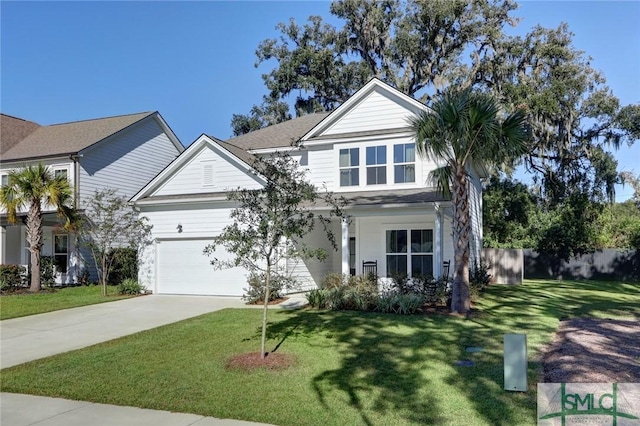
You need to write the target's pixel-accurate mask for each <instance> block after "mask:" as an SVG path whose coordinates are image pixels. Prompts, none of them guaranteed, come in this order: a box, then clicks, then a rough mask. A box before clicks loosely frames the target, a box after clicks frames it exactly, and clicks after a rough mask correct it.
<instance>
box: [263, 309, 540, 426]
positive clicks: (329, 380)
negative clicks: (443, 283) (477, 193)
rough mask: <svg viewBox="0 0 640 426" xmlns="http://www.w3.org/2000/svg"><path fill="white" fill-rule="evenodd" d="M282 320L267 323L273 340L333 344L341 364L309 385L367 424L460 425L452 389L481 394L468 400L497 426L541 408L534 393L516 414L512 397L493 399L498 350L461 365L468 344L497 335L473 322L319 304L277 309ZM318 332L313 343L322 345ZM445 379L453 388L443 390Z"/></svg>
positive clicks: (517, 420)
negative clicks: (380, 420)
mask: <svg viewBox="0 0 640 426" xmlns="http://www.w3.org/2000/svg"><path fill="white" fill-rule="evenodd" d="M278 319H279V321H277V322H275V323H273V324H272V325H270V327H269V335H270V338H278V337H279V336H287V335H288V336H296V335H307V336H310V335H315V336H323V337H324V338H325V339H327V343H326V345H333V346H335V348H336V349H337V351H338V353H339V355H340V359H339V366H338V367H337V368H334V369H327V370H325V371H322V372H320V373H318V374H316V375H315V376H314V377H313V378H312V379H311V385H312V387H313V389H314V390H315V393H316V395H317V398H318V400H319V401H320V403H321V404H323V407H325V409H326V410H332V409H333V407H332V405H331V404H330V403H329V400H332V399H335V398H336V396H338V397H342V398H346V399H347V401H348V403H349V405H350V406H351V407H353V408H354V409H355V410H357V412H358V415H359V417H360V419H361V421H362V423H364V424H367V425H372V424H375V423H376V422H375V419H376V418H377V417H378V416H379V415H381V416H384V415H391V416H393V417H394V418H396V419H397V421H398V422H399V423H417V424H443V423H455V422H456V418H457V417H456V416H457V414H456V413H454V412H445V410H447V409H452V408H453V407H455V403H453V404H452V403H447V402H446V401H445V400H446V399H447V398H448V396H452V395H448V394H447V392H449V393H451V392H453V394H454V395H453V396H452V397H453V398H458V397H459V395H463V398H464V395H467V397H466V398H465V399H473V398H476V397H477V398H478V400H479V402H477V403H476V402H472V403H471V404H470V406H472V407H473V406H474V405H475V407H476V410H475V411H476V412H477V417H479V418H484V419H485V420H486V421H487V422H489V423H491V424H498V425H499V424H504V425H511V424H518V423H521V421H520V420H521V418H522V412H523V411H525V412H527V410H529V412H531V413H533V409H532V407H534V408H535V402H533V403H532V401H531V398H524V399H523V398H521V399H523V402H522V405H523V407H524V408H521V409H520V413H519V414H516V413H515V412H514V411H517V410H514V408H513V405H514V404H518V402H517V401H515V402H514V399H513V398H511V397H505V398H498V399H487V395H493V394H495V392H496V387H501V374H502V370H501V368H502V364H501V360H499V362H498V361H497V360H496V359H495V356H491V355H484V357H483V358H482V361H481V363H482V365H483V366H481V367H480V368H476V367H472V368H467V369H465V367H456V366H455V363H456V361H457V360H461V359H465V358H468V357H469V354H468V353H467V352H466V351H465V348H466V347H467V346H473V345H484V344H485V343H487V341H486V339H493V336H491V335H490V333H484V334H483V333H482V330H481V327H479V326H478V325H476V324H474V323H473V322H471V321H468V320H465V319H462V318H454V317H446V316H442V317H424V316H412V317H401V316H394V315H383V314H371V313H362V312H326V311H313V310H302V311H293V312H279V313H278ZM478 333H480V334H478ZM320 338H322V337H320ZM320 338H319V339H316V340H315V341H314V342H319V343H317V344H321V343H322V340H320ZM485 364H487V365H485ZM496 369H497V370H496ZM499 381H500V383H499ZM443 383H446V384H448V385H451V386H453V387H454V388H455V390H453V391H452V390H451V389H449V390H445V389H443V388H445V387H446V386H443V385H442V384H443ZM532 404H533V405H532ZM336 415H339V413H336ZM459 420H460V422H461V423H460V424H462V423H464V419H459ZM531 420H532V422H533V418H532V419H531Z"/></svg>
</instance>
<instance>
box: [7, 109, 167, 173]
mask: <svg viewBox="0 0 640 426" xmlns="http://www.w3.org/2000/svg"><path fill="white" fill-rule="evenodd" d="M152 114H155V112H142V113H137V114H129V115H121V116H116V117H107V118H98V119H93V120H84V121H75V122H72V123H64V124H53V125H50V126H41V127H38V128H36V129H35V130H33V131H32V132H30V133H27V134H26V135H25V137H24V138H23V139H22V140H20V141H17V142H15V140H14V139H11V138H10V139H9V140H8V141H9V143H8V144H7V145H5V135H4V127H3V129H2V130H3V134H2V135H1V136H0V137H1V140H0V142H1V143H0V145H1V151H0V154H1V155H2V160H3V161H14V160H27V159H29V158H38V157H49V156H56V155H65V154H74V153H77V152H79V151H81V150H83V149H85V148H88V147H89V146H91V145H93V144H95V143H97V142H100V141H101V140H103V139H105V138H107V137H109V136H111V135H113V134H115V133H118V132H119V131H121V130H123V129H125V128H127V127H129V126H131V125H132V124H134V123H136V122H138V121H140V120H142V119H144V118H146V117H148V116H150V115H152ZM14 120H16V119H15V118H14ZM3 122H4V116H3ZM28 123H29V122H28ZM13 124H14V125H15V123H13ZM33 124H35V123H33ZM3 126H4V124H3ZM16 127H17V126H16ZM25 127H26V125H25ZM25 133H26V132H25ZM12 140H14V143H13V145H11V141H12Z"/></svg>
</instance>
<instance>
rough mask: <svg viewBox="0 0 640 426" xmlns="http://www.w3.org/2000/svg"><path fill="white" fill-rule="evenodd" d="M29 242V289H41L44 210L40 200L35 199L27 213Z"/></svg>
mask: <svg viewBox="0 0 640 426" xmlns="http://www.w3.org/2000/svg"><path fill="white" fill-rule="evenodd" d="M27 242H28V243H29V252H30V253H31V286H30V288H29V291H34V292H35V291H40V288H41V286H40V255H41V250H42V211H41V208H40V200H33V201H32V202H31V205H30V206H29V213H28V214H27Z"/></svg>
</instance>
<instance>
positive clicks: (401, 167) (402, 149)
mask: <svg viewBox="0 0 640 426" xmlns="http://www.w3.org/2000/svg"><path fill="white" fill-rule="evenodd" d="M415 162H416V144H415V143H401V144H396V145H393V176H394V182H395V183H408V182H415V181H416V164H415Z"/></svg>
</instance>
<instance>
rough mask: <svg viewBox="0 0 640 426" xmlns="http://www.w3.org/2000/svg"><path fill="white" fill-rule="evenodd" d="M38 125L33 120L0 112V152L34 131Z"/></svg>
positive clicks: (3, 151)
mask: <svg viewBox="0 0 640 426" xmlns="http://www.w3.org/2000/svg"><path fill="white" fill-rule="evenodd" d="M39 127H40V125H39V124H38V123H34V122H33V121H27V120H23V119H22V118H17V117H12V116H10V115H6V114H0V153H1V154H3V155H2V156H3V157H4V153H5V152H6V151H8V150H9V149H10V148H12V147H13V146H15V145H16V144H17V143H18V142H20V141H21V140H23V139H24V138H26V137H27V136H29V135H30V134H31V133H33V132H35V131H36V130H37V129H38V128H39Z"/></svg>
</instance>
